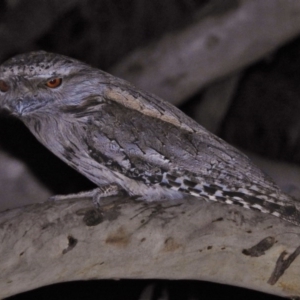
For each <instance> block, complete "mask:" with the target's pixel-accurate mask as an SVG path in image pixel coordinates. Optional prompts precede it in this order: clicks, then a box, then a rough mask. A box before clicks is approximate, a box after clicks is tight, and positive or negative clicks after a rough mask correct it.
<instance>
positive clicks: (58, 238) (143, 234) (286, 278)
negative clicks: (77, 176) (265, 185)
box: [0, 198, 300, 298]
mask: <svg viewBox="0 0 300 300" xmlns="http://www.w3.org/2000/svg"><path fill="white" fill-rule="evenodd" d="M0 224H1V225H0V238H1V248H0V266H1V273H0V297H1V298H3V297H7V296H10V295H13V294H17V293H20V292H23V291H27V290H30V289H34V288H37V287H41V286H44V285H48V284H52V283H56V282H64V281H72V280H88V279H111V278H139V279H140V278H156V279H162V278H167V279H197V280H206V281H214V282H219V283H225V284H230V285H236V286H242V287H247V288H250V289H255V290H259V291H264V292H267V293H271V294H275V295H280V296H288V297H291V296H297V295H298V296H300V282H299V276H300V274H299V270H300V259H299V258H298V257H297V255H296V256H295V254H293V260H291V259H290V256H289V255H290V254H292V253H293V252H295V250H296V249H297V248H298V247H299V244H300V242H299V238H298V237H299V233H300V229H299V227H296V226H293V225H291V224H289V223H286V222H284V221H281V220H280V219H278V218H276V217H273V216H270V215H266V214H262V213H259V212H255V211H251V210H247V209H243V208H239V207H233V206H229V205H222V204H216V203H205V202H204V201H201V200H199V199H192V198H190V199H189V200H188V201H185V202H178V203H170V202H157V203H144V202H135V201H133V200H129V199H127V200H126V201H125V199H123V200H121V199H116V198H115V199H106V200H105V201H104V202H103V206H102V207H101V211H100V212H99V211H95V210H94V209H93V207H92V205H91V202H90V201H86V200H82V201H70V202H61V203H51V202H46V203H43V204H35V205H30V206H26V207H23V208H19V209H14V210H10V211H6V212H2V213H1V214H0ZM282 255H283V256H284V258H285V257H286V256H287V257H288V259H289V264H282V265H283V266H284V268H283V269H281V270H278V268H279V269H280V266H279V265H278V261H281V262H282V260H283V258H282ZM294 256H295V257H294ZM275 270H276V272H275ZM274 272H275V273H276V274H280V276H278V275H277V277H276V276H275V277H274V275H272V274H273V273H274ZM280 272H281V273H280ZM272 276H273V277H272ZM271 277H272V278H271ZM268 281H270V282H271V283H272V284H270V283H268Z"/></svg>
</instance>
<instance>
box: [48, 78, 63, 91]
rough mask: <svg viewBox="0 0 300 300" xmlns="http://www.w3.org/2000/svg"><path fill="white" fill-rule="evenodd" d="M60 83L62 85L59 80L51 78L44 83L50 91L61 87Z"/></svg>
mask: <svg viewBox="0 0 300 300" xmlns="http://www.w3.org/2000/svg"><path fill="white" fill-rule="evenodd" d="M61 83H62V79H61V78H52V79H50V80H48V81H47V82H46V86H47V87H49V88H51V89H55V88H57V87H59V86H60V85H61Z"/></svg>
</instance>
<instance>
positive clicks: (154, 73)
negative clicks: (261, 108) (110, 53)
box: [110, 0, 300, 104]
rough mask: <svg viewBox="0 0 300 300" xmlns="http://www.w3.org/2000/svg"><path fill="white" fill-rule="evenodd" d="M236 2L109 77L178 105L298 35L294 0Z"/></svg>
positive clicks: (141, 52)
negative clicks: (229, 7) (117, 78)
mask: <svg viewBox="0 0 300 300" xmlns="http://www.w3.org/2000/svg"><path fill="white" fill-rule="evenodd" d="M233 2H234V1H233ZM236 4H237V5H233V6H232V8H231V10H230V11H227V10H226V11H225V12H223V13H220V12H218V13H217V14H215V15H212V14H210V15H209V16H207V17H205V18H200V20H199V21H198V22H195V23H194V24H193V25H191V26H189V27H188V28H186V29H183V30H181V31H178V32H174V33H173V34H169V35H167V36H164V37H163V38H162V39H161V40H159V41H157V42H156V43H153V44H152V45H149V46H147V47H145V48H142V49H138V50H136V51H134V52H133V53H132V54H131V55H129V56H128V57H127V58H125V59H124V60H123V61H121V62H120V63H119V64H117V65H116V66H115V67H114V68H112V69H111V70H110V71H111V73H113V74H114V75H116V76H119V77H121V78H124V79H126V80H128V81H130V82H132V83H134V84H135V85H136V86H138V87H139V88H141V89H144V90H148V91H151V92H152V93H154V94H156V95H159V96H160V97H162V98H163V99H165V100H168V101H170V102H172V103H173V104H179V103H180V102H182V101H183V100H184V99H186V98H188V97H190V96H192V95H193V94H195V93H196V92H197V91H198V90H199V89H200V88H202V87H203V86H205V85H206V84H207V83H209V82H212V81H213V80H215V79H217V78H220V77H223V76H225V75H227V74H229V73H232V72H234V71H237V70H239V69H241V68H243V67H245V66H247V65H249V64H251V63H253V62H254V61H256V60H258V59H260V58H262V57H263V56H265V55H266V54H268V53H270V52H271V51H274V50H275V49H276V48H277V47H279V46H280V45H282V44H283V43H285V42H286V41H288V40H290V39H292V38H293V37H295V36H297V35H298V34H299V32H300V18H299V14H300V2H299V1H297V0H295V1H293V0H292V1H286V0H276V1H274V0H264V1H261V0H241V1H237V2H236ZM199 13H201V11H200V12H199Z"/></svg>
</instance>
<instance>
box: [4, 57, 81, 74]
mask: <svg viewBox="0 0 300 300" xmlns="http://www.w3.org/2000/svg"><path fill="white" fill-rule="evenodd" d="M83 66H84V64H83V63H82V62H79V61H77V60H75V59H72V58H69V57H66V56H63V55H59V54H54V53H48V52H45V51H37V52H30V53H25V54H20V55H17V56H14V57H12V58H10V59H9V60H7V61H5V62H4V63H3V64H2V65H1V66H0V76H3V77H10V76H26V77H27V76H28V77H31V76H41V77H43V76H45V77H46V76H55V75H68V74H70V73H71V72H74V71H75V70H76V69H80V68H82V67H83Z"/></svg>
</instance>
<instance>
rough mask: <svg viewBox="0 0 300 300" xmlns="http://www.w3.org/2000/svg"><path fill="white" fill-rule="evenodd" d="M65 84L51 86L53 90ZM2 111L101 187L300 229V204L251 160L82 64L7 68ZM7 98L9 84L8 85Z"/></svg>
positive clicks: (33, 58) (30, 63) (35, 62)
mask: <svg viewBox="0 0 300 300" xmlns="http://www.w3.org/2000/svg"><path fill="white" fill-rule="evenodd" d="M55 78H61V79H62V84H61V85H60V86H58V87H56V88H49V87H48V86H46V82H48V81H49V80H51V79H55ZM0 82H2V85H3V86H7V87H8V89H7V90H6V88H5V89H3V88H2V92H1V91H0V107H2V108H6V109H8V110H9V111H10V112H11V113H12V114H14V115H16V116H17V117H18V118H20V119H21V120H22V121H23V122H24V123H25V124H26V125H27V126H28V128H29V129H30V130H31V132H32V133H33V134H34V135H35V136H36V137H37V139H38V140H39V141H40V142H41V143H43V144H44V145H45V146H46V147H47V148H48V149H49V150H51V151H52V152H53V153H54V154H56V155H57V156H58V157H60V158H61V159H62V160H63V161H65V162H66V163H67V164H69V165H70V166H72V167H73V168H75V169H76V170H78V171H79V172H80V173H82V174H83V175H85V176H86V177H87V178H89V179H90V180H91V181H93V182H94V183H95V184H97V185H98V186H99V189H95V190H94V191H92V192H89V193H82V194H81V195H90V196H93V197H94V200H96V201H99V196H103V195H112V194H115V193H117V191H118V188H122V189H124V190H125V191H126V192H127V193H128V194H129V195H135V196H139V197H140V198H141V199H144V200H146V201H154V200H161V199H170V200H174V199H178V198H182V197H184V196H186V195H193V196H196V197H201V198H202V199H207V200H212V201H218V202H221V203H227V204H238V205H241V206H243V207H246V208H252V209H256V210H259V211H261V212H264V213H270V214H273V215H275V216H277V217H280V218H282V219H285V220H288V221H290V222H292V223H294V224H297V225H299V224H300V213H299V210H298V209H297V207H296V205H297V202H296V201H295V200H293V199H292V198H291V197H289V196H287V195H285V194H283V193H282V192H281V191H280V190H279V189H278V187H277V186H276V185H275V184H274V183H273V182H272V181H271V180H269V179H268V178H266V176H265V175H264V174H263V173H262V172H261V171H260V170H259V169H258V168H256V167H255V166H254V165H253V164H252V163H251V162H250V161H249V159H248V158H247V157H246V156H244V155H243V154H241V153H240V152H239V151H238V150H236V149H235V148H233V147H231V146H230V145H228V144H227V143H225V142H224V141H223V140H221V139H219V138H218V137H216V136H214V135H213V134H211V133H209V132H208V131H206V130H205V129H204V128H203V127H201V126H200V125H199V124H197V123H196V122H195V121H193V120H192V119H190V118H189V117H187V116H186V115H185V114H183V113H182V112H181V111H180V110H178V109H177V108H175V107H174V106H172V105H171V104H169V103H167V102H164V101H163V100H161V99H159V98H158V97H156V96H153V95H151V94H148V93H145V92H142V91H139V90H138V89H136V88H135V87H134V86H132V85H130V84H129V83H127V82H126V81H123V80H121V79H118V78H116V77H114V76H112V75H109V74H107V73H105V72H103V71H101V70H98V69H94V68H92V67H90V66H88V65H86V64H84V63H82V62H79V61H77V60H74V59H71V58H68V57H65V56H61V55H58V54H52V53H46V52H43V51H39V52H32V53H28V54H23V55H19V56H16V57H14V58H12V59H10V60H8V61H6V62H5V63H3V64H2V66H1V67H0ZM0 90H1V86H0Z"/></svg>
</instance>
